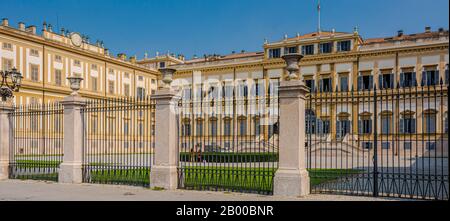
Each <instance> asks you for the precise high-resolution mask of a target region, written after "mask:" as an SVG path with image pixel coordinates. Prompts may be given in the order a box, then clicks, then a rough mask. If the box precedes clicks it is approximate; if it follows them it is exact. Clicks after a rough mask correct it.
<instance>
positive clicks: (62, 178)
mask: <svg viewBox="0 0 450 221" xmlns="http://www.w3.org/2000/svg"><path fill="white" fill-rule="evenodd" d="M61 104H62V105H63V106H64V157H63V162H62V163H61V165H60V166H59V174H58V181H59V182H60V183H82V181H83V179H82V170H81V164H82V159H83V158H82V157H83V116H82V113H81V109H82V108H83V107H84V106H86V100H85V99H84V98H82V97H80V96H79V95H70V96H68V97H65V98H64V100H63V101H62V102H61Z"/></svg>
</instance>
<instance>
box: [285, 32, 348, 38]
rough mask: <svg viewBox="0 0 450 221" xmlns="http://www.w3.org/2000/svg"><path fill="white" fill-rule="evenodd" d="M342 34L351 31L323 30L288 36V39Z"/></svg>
mask: <svg viewBox="0 0 450 221" xmlns="http://www.w3.org/2000/svg"><path fill="white" fill-rule="evenodd" d="M342 34H350V33H349V32H332V31H321V32H318V31H316V32H311V33H308V34H304V35H299V36H296V37H293V38H288V39H287V40H299V39H306V38H313V37H318V36H320V37H329V36H332V35H342Z"/></svg>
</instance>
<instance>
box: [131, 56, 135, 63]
mask: <svg viewBox="0 0 450 221" xmlns="http://www.w3.org/2000/svg"><path fill="white" fill-rule="evenodd" d="M130 62H131V63H133V64H136V55H135V56H131V57H130Z"/></svg>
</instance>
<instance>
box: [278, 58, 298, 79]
mask: <svg viewBox="0 0 450 221" xmlns="http://www.w3.org/2000/svg"><path fill="white" fill-rule="evenodd" d="M281 58H283V60H284V61H285V62H286V65H287V66H286V70H287V71H288V72H289V75H288V77H287V80H288V81H290V80H294V79H298V78H299V76H297V73H298V71H299V70H300V68H299V67H298V62H299V61H300V60H301V59H302V58H303V55H301V54H298V53H295V54H287V55H284V56H282V57H281ZM300 80H301V79H300Z"/></svg>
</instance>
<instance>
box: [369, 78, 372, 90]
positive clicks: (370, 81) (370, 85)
mask: <svg viewBox="0 0 450 221" xmlns="http://www.w3.org/2000/svg"><path fill="white" fill-rule="evenodd" d="M372 89H373V76H372V75H371V76H369V90H372Z"/></svg>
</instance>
